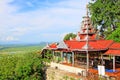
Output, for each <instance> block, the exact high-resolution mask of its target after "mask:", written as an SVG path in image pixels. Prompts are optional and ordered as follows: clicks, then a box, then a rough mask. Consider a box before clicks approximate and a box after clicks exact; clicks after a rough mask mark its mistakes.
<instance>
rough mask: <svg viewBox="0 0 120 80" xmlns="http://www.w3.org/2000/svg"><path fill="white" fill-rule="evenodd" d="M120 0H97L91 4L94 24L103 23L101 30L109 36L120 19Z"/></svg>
mask: <svg viewBox="0 0 120 80" xmlns="http://www.w3.org/2000/svg"><path fill="white" fill-rule="evenodd" d="M119 5H120V0H95V2H94V3H90V4H89V9H90V14H91V19H92V21H93V25H94V26H97V25H101V26H102V27H101V29H102V30H101V32H102V34H105V35H106V36H108V35H109V34H110V33H111V32H112V31H114V30H115V28H116V27H118V26H119V25H118V23H119V21H120V6H119Z"/></svg>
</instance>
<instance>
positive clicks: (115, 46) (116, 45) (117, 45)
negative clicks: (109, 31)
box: [110, 43, 120, 49]
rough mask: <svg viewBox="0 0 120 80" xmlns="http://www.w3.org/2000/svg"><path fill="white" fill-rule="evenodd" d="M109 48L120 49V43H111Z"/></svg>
mask: <svg viewBox="0 0 120 80" xmlns="http://www.w3.org/2000/svg"><path fill="white" fill-rule="evenodd" d="M110 48H112V49H120V43H113V44H112V45H111V46H110Z"/></svg>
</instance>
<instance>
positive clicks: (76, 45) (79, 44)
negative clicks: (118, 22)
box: [65, 40, 113, 50]
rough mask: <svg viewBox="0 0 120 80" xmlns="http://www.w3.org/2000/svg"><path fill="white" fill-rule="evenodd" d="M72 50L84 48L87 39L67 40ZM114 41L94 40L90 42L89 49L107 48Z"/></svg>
mask: <svg viewBox="0 0 120 80" xmlns="http://www.w3.org/2000/svg"><path fill="white" fill-rule="evenodd" d="M65 43H66V44H67V46H68V48H69V49H70V50H84V49H83V47H84V46H85V44H86V41H65ZM112 43H113V41H112V40H94V41H90V42H89V46H91V48H89V50H106V49H108V47H109V46H110V45H111V44H112Z"/></svg>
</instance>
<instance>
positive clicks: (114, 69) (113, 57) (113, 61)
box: [113, 56, 115, 71]
mask: <svg viewBox="0 0 120 80" xmlns="http://www.w3.org/2000/svg"><path fill="white" fill-rule="evenodd" d="M113 71H115V56H113Z"/></svg>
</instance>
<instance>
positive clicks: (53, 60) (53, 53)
mask: <svg viewBox="0 0 120 80" xmlns="http://www.w3.org/2000/svg"><path fill="white" fill-rule="evenodd" d="M54 57H55V52H54V50H53V62H54Z"/></svg>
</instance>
